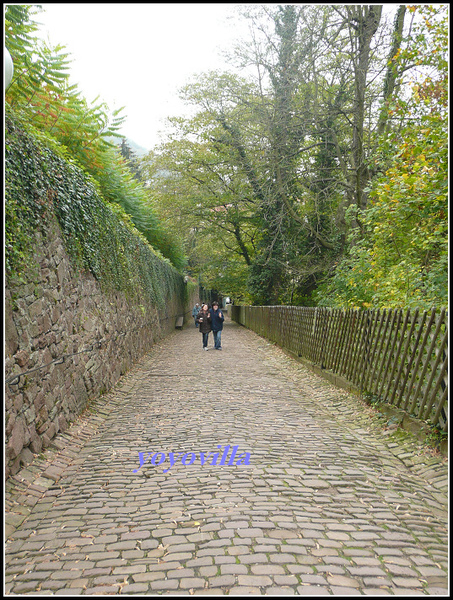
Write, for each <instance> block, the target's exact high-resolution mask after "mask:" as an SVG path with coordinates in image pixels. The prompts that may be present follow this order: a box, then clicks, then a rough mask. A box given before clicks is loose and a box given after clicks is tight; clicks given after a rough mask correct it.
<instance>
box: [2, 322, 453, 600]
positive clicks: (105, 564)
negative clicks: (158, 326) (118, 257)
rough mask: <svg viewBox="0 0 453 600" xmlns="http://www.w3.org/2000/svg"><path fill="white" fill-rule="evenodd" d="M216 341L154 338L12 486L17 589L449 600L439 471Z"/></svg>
mask: <svg viewBox="0 0 453 600" xmlns="http://www.w3.org/2000/svg"><path fill="white" fill-rule="evenodd" d="M222 337H223V340H222V341H223V351H222V352H220V351H214V350H213V349H212V339H211V340H210V344H211V349H210V351H209V352H202V349H201V335H200V334H199V333H198V331H197V330H196V329H195V327H193V328H192V327H190V328H187V329H184V330H183V331H177V332H175V333H174V334H172V335H171V336H170V337H169V338H167V339H166V340H163V341H162V342H160V343H159V344H158V345H157V346H155V347H154V348H153V350H152V351H151V352H150V353H149V354H148V355H146V356H145V357H144V358H143V359H142V360H141V361H140V363H138V364H137V365H136V366H135V367H134V369H133V370H132V371H130V372H129V373H128V374H127V375H126V376H125V377H124V378H123V379H122V381H121V382H120V384H119V385H118V386H117V387H116V388H115V389H114V390H112V391H111V392H109V393H108V394H106V395H105V396H104V397H103V398H101V399H99V400H98V401H97V402H96V403H94V405H93V406H92V407H91V410H89V411H86V412H85V413H84V414H83V415H82V416H81V417H80V419H78V421H77V422H76V423H74V424H73V425H72V426H71V428H70V429H69V430H68V431H67V432H66V433H65V434H62V435H59V436H58V438H56V441H55V442H54V444H53V446H52V447H51V448H49V449H48V450H47V451H46V452H45V453H44V455H43V456H41V457H39V458H37V459H36V461H35V463H33V464H32V465H31V466H29V467H28V468H26V469H23V470H22V471H21V472H20V473H18V474H17V475H16V476H14V477H12V478H11V479H10V480H9V481H8V483H7V487H6V496H5V497H6V507H7V514H6V526H7V533H8V535H9V538H8V540H7V544H6V554H5V557H6V580H5V581H6V583H5V592H6V594H13V595H14V594H21V595H22V594H25V595H26V594H36V593H41V594H47V595H48V594H71V595H81V594H82V595H84V594H112V595H115V594H119V593H121V594H127V593H129V594H139V595H142V594H149V595H159V594H171V595H178V594H179V595H189V594H195V595H202V594H207V595H221V594H225V595H254V594H258V595H293V594H294V595H346V596H349V595H354V594H367V595H424V594H427V595H447V596H448V589H447V586H448V584H447V560H448V557H447V542H448V539H447V495H446V494H447V465H446V460H445V459H442V458H441V457H439V456H436V455H434V454H433V453H432V452H428V451H424V450H423V448H422V447H421V445H420V444H418V442H415V441H414V438H413V437H411V436H408V435H406V434H401V433H398V432H392V430H391V429H385V428H384V427H383V425H384V424H385V423H384V422H383V420H382V419H381V417H379V416H378V415H376V412H375V411H373V410H372V409H370V408H368V407H366V406H364V405H363V404H362V403H361V402H360V401H359V400H358V399H356V398H355V397H353V396H348V395H347V394H346V393H345V392H343V391H341V390H338V389H336V388H333V387H332V386H331V385H330V384H328V383H327V382H326V381H324V380H323V379H320V378H318V377H317V376H315V375H314V374H312V373H311V372H309V371H307V370H306V369H305V368H304V367H303V366H302V365H300V364H299V363H297V362H296V361H294V360H293V359H291V358H289V357H288V356H286V355H285V354H284V353H283V352H282V351H281V350H280V349H278V348H276V347H274V346H272V345H270V344H268V343H267V342H266V341H265V340H263V339H261V338H260V337H258V336H257V335H255V334H254V333H252V332H250V331H247V330H246V329H244V328H241V327H239V326H238V325H236V324H235V323H232V322H230V321H228V322H227V323H226V325H225V329H224V332H223V336H222ZM218 446H221V449H218ZM226 446H230V452H229V455H228V458H227V460H226V463H225V464H224V465H221V464H220V462H221V458H222V456H223V452H224V450H225V447H226ZM233 446H237V447H238V449H237V454H236V457H235V458H234V459H233V461H232V462H233V465H232V466H230V465H228V462H229V460H230V456H231V452H232V449H233ZM139 452H142V453H144V458H147V462H146V463H145V464H144V465H143V466H142V467H141V468H140V469H139V470H138V472H134V470H136V469H138V468H139V466H140V463H139V454H138V453H139ZM150 452H151V455H149V453H150ZM157 452H162V453H165V455H166V460H165V462H163V463H162V464H160V465H159V464H158V463H159V462H160V460H161V458H162V455H160V454H159V455H156V453H157ZM169 452H175V453H183V455H180V456H179V458H178V460H177V462H175V464H174V466H173V467H172V468H171V469H170V470H169V471H168V472H166V473H164V471H165V470H167V469H168V468H169V467H170V463H169V458H168V453H169ZM215 452H219V453H220V456H219V458H218V460H217V461H216V460H215V456H214V454H215ZM191 453H193V455H192V454H191ZM200 453H204V454H205V461H204V464H203V465H202V464H201V462H202V457H201V455H200ZM246 453H249V455H250V460H249V462H250V464H246V463H247V462H248V461H247V456H246ZM186 454H187V455H186ZM175 456H176V455H175ZM194 456H195V459H194ZM207 456H209V462H208V459H206V457H207ZM240 457H241V458H240ZM151 459H153V460H154V462H155V463H156V465H153V464H152V463H151ZM182 460H184V461H185V462H186V464H185V465H184V464H182ZM216 462H217V464H211V463H216ZM236 462H242V464H236ZM189 463H192V464H189Z"/></svg>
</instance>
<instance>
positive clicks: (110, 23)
mask: <svg viewBox="0 0 453 600" xmlns="http://www.w3.org/2000/svg"><path fill="white" fill-rule="evenodd" d="M235 6H237V5H235V4H179V3H174V4H173V3H170V4H169V3H167V4H160V3H143V4H135V3H132V4H130V3H128V4H114V3H106V4H96V3H88V4H87V3H82V4H71V3H70V4H58V3H57V4H42V7H43V9H44V12H43V13H41V14H39V15H38V16H37V17H35V18H36V20H37V21H38V22H40V23H42V27H41V29H40V32H39V35H40V36H41V37H42V38H43V39H45V40H47V41H49V42H50V43H51V44H52V45H53V46H55V45H57V44H60V45H62V46H65V47H66V51H67V52H69V53H70V54H71V59H72V62H71V66H70V74H71V75H70V81H71V83H77V84H78V86H79V90H80V92H81V93H82V95H83V96H84V97H85V98H86V99H87V100H88V101H92V100H94V98H95V97H96V96H100V100H103V101H105V102H106V103H107V105H108V106H109V108H110V109H116V108H119V107H121V106H124V107H125V110H124V111H123V114H125V115H127V120H126V121H125V124H124V127H123V130H122V132H121V133H123V134H124V135H126V136H127V137H129V138H131V139H132V140H133V141H134V142H136V143H138V144H139V145H141V146H144V147H145V148H147V149H151V148H152V147H153V146H154V145H155V144H157V143H158V142H159V137H158V131H159V130H163V129H164V123H163V120H164V119H165V118H166V117H168V116H175V115H180V114H182V113H183V110H184V106H183V104H182V103H181V101H180V100H179V99H178V89H179V88H181V87H182V86H183V85H185V84H186V83H188V81H189V79H190V77H191V76H192V75H194V74H196V73H201V72H205V71H208V70H210V69H216V68H219V69H226V68H227V65H226V63H225V62H224V60H223V59H222V58H221V56H220V53H219V51H220V50H224V49H225V48H228V47H230V48H231V47H232V45H233V43H234V40H235V39H236V38H237V32H236V30H235V27H234V26H233V24H232V23H231V22H229V21H228V18H227V17H228V15H231V14H232V13H233V12H234V7H235Z"/></svg>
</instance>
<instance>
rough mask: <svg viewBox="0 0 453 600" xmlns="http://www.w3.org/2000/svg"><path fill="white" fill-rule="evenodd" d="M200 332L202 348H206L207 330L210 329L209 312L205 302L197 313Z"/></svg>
mask: <svg viewBox="0 0 453 600" xmlns="http://www.w3.org/2000/svg"><path fill="white" fill-rule="evenodd" d="M197 322H198V324H199V330H200V333H201V334H202V335H203V350H207V349H208V338H209V332H210V331H211V313H210V312H209V307H208V305H207V304H203V305H202V307H201V309H200V312H199V313H198V315H197Z"/></svg>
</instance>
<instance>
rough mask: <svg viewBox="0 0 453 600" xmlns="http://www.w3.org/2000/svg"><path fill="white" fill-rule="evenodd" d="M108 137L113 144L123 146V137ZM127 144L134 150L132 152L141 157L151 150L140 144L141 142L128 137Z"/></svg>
mask: <svg viewBox="0 0 453 600" xmlns="http://www.w3.org/2000/svg"><path fill="white" fill-rule="evenodd" d="M107 139H108V141H109V142H111V143H112V144H115V145H116V146H121V138H117V137H111V138H107ZM126 144H127V145H128V146H129V148H130V149H131V150H132V152H133V153H134V154H135V155H136V156H137V157H139V158H140V157H142V156H145V155H146V154H148V152H149V150H148V149H147V148H144V147H143V146H140V145H139V144H137V143H136V142H134V140H131V139H130V138H128V137H126Z"/></svg>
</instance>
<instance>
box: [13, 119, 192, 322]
mask: <svg viewBox="0 0 453 600" xmlns="http://www.w3.org/2000/svg"><path fill="white" fill-rule="evenodd" d="M6 130H7V135H6V143H5V149H6V153H5V217H6V218H5V237H6V248H5V265H6V275H7V278H8V279H17V278H19V279H20V276H21V273H22V271H23V268H24V266H25V264H27V263H28V262H29V257H30V255H31V253H32V251H33V246H32V244H33V241H34V231H35V230H37V229H39V230H40V231H42V232H43V233H45V231H46V227H47V226H48V223H49V221H50V218H51V216H52V215H53V214H55V215H56V217H57V219H58V222H59V224H60V226H61V230H62V233H63V239H64V241H65V243H66V248H67V251H68V253H69V254H70V256H71V257H72V258H73V260H74V261H75V264H76V265H78V267H79V268H80V269H82V270H87V271H90V272H91V273H92V274H93V275H94V276H95V277H96V279H97V280H98V281H99V282H100V284H101V286H102V287H103V289H104V290H109V291H115V290H119V291H122V292H124V293H125V294H126V295H127V296H128V297H129V298H134V300H136V301H138V302H139V303H142V304H144V305H147V304H148V303H149V302H151V303H152V304H153V305H154V306H156V307H158V308H159V309H160V310H161V311H165V308H166V303H167V301H168V298H171V297H175V296H176V297H179V298H184V296H185V294H186V291H185V288H186V286H185V284H184V281H183V277H182V276H181V274H180V273H178V272H177V271H176V269H175V268H174V267H173V266H172V265H171V264H170V262H169V261H168V260H167V259H164V257H163V256H162V255H160V253H158V252H157V251H155V250H154V249H153V248H152V247H151V246H150V245H149V243H148V242H147V241H146V240H145V238H144V237H143V236H142V235H141V234H140V233H139V232H138V230H137V229H136V228H135V227H134V225H133V224H132V221H131V218H130V217H129V216H128V215H126V214H125V213H124V211H123V209H122V208H121V207H120V206H119V205H118V204H110V205H107V204H106V202H105V201H104V200H103V199H102V198H101V197H100V196H99V194H98V192H97V190H96V186H95V185H93V183H92V181H90V179H89V178H88V177H87V176H86V175H85V174H84V173H83V171H82V170H81V169H80V168H79V167H77V166H76V165H75V164H71V163H68V162H67V161H66V160H65V159H64V158H62V157H61V156H59V155H58V154H56V153H54V152H53V151H52V150H50V149H49V148H48V147H46V146H43V145H41V144H39V143H37V142H36V140H35V139H34V138H33V137H32V136H31V135H30V134H27V133H25V132H24V130H23V129H22V127H21V126H19V125H18V124H17V123H16V122H15V121H14V119H13V118H11V117H10V116H7V118H6Z"/></svg>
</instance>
